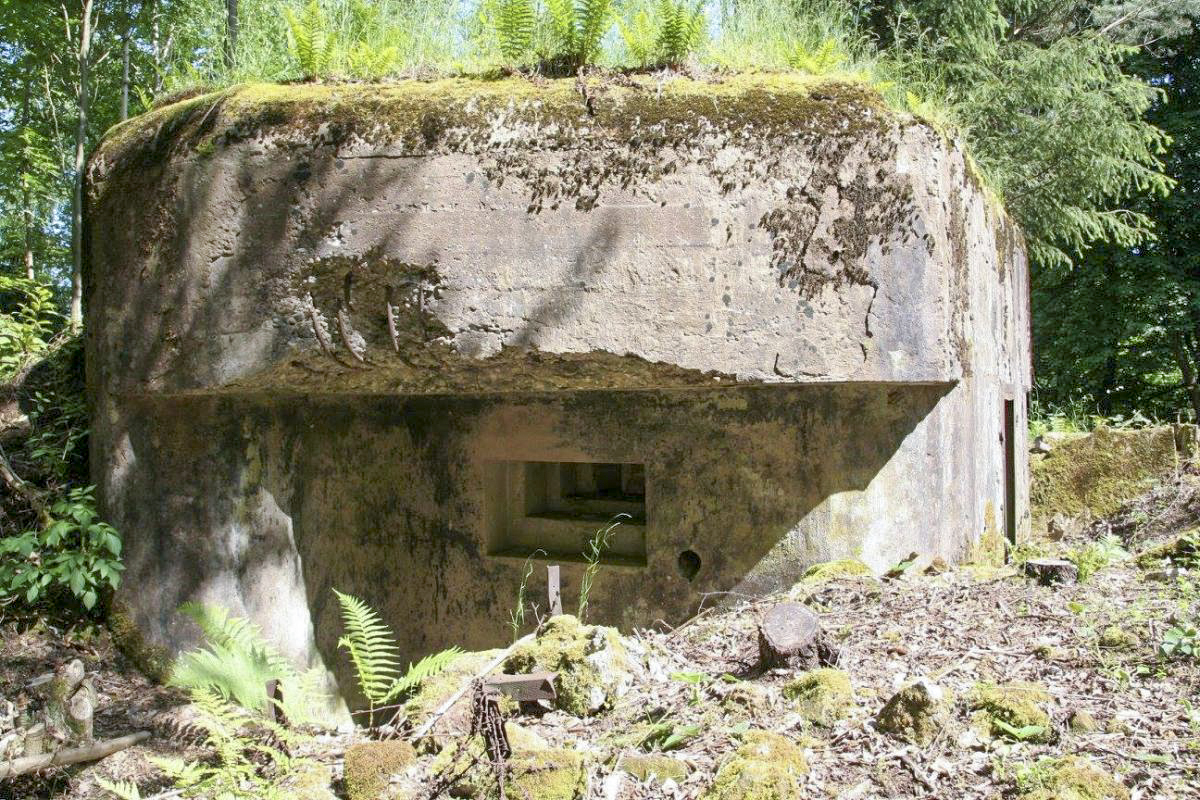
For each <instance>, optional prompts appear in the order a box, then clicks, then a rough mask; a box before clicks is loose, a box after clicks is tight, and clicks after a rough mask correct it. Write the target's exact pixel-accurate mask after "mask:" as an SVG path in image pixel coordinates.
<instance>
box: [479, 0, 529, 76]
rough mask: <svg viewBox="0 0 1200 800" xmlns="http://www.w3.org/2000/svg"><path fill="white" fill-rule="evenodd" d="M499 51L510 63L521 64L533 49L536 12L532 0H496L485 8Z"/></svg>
mask: <svg viewBox="0 0 1200 800" xmlns="http://www.w3.org/2000/svg"><path fill="white" fill-rule="evenodd" d="M487 13H488V14H489V15H490V17H491V22H492V25H493V26H494V28H495V30H496V39H497V41H498V43H499V46H500V52H501V54H503V56H504V58H505V60H506V61H508V62H509V63H510V64H522V63H524V62H525V61H526V60H528V58H529V56H530V53H531V52H532V50H533V34H534V29H535V27H536V25H537V13H536V11H535V10H534V3H533V0H496V2H495V3H493V4H492V5H491V7H490V8H489V9H487Z"/></svg>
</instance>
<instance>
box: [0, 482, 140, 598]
mask: <svg viewBox="0 0 1200 800" xmlns="http://www.w3.org/2000/svg"><path fill="white" fill-rule="evenodd" d="M120 557H121V537H120V536H118V535H117V532H116V531H115V530H113V528H112V527H111V526H110V525H108V524H107V523H104V522H101V521H100V520H99V518H98V516H97V514H96V508H95V501H94V500H93V498H92V487H90V486H89V487H86V488H81V489H71V490H70V491H69V492H67V494H66V496H65V497H63V498H62V499H60V500H58V501H56V502H54V503H53V504H52V505H51V506H50V508H49V512H48V515H47V516H46V519H45V521H44V524H43V525H42V527H41V528H39V529H38V530H30V531H25V532H23V533H21V534H18V535H16V536H6V537H4V538H2V539H0V597H8V596H19V597H21V598H22V599H23V600H24V601H25V602H26V603H30V604H32V603H36V602H37V601H38V600H39V599H42V598H43V597H45V596H46V595H47V594H49V593H51V592H52V591H55V590H57V591H61V592H66V593H69V595H70V596H72V597H74V598H75V599H76V600H78V601H79V602H80V603H81V604H82V605H83V607H84V608H85V609H87V610H88V611H91V610H92V609H93V608H95V606H96V603H97V602H98V601H99V599H100V597H101V596H102V595H103V594H104V592H106V591H108V590H110V589H115V588H116V587H117V585H118V584H119V583H120V580H121V570H123V569H124V567H123V566H122V564H121V560H120Z"/></svg>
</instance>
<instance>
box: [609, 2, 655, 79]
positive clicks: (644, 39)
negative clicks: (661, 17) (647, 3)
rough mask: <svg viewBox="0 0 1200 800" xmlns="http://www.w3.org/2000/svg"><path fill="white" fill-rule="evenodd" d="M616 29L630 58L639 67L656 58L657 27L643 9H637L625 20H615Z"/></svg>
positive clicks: (648, 63)
mask: <svg viewBox="0 0 1200 800" xmlns="http://www.w3.org/2000/svg"><path fill="white" fill-rule="evenodd" d="M617 31H618V32H619V33H620V34H621V41H622V42H624V43H625V49H626V51H628V53H629V58H630V60H631V61H632V62H633V63H634V64H636V65H637V66H639V67H649V66H650V65H652V64H653V63H654V61H655V58H656V52H655V46H656V43H657V41H658V29H657V28H656V27H655V25H654V21H653V20H652V19H651V18H650V15H649V14H647V13H646V12H645V11H637V12H636V13H634V15H633V16H632V17H630V18H629V19H628V21H626V20H621V19H618V20H617Z"/></svg>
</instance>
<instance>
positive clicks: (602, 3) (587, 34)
mask: <svg viewBox="0 0 1200 800" xmlns="http://www.w3.org/2000/svg"><path fill="white" fill-rule="evenodd" d="M577 20H578V21H577V23H576V30H577V31H578V32H579V38H578V43H577V47H576V54H575V55H576V59H577V61H578V64H579V66H581V67H583V66H587V65H588V64H591V63H592V62H594V61H595V60H596V57H597V56H598V55H599V54H600V45H601V43H602V42H603V41H604V36H605V34H607V33H608V31H609V29H610V28H612V25H613V0H578V6H577Z"/></svg>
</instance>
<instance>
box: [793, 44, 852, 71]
mask: <svg viewBox="0 0 1200 800" xmlns="http://www.w3.org/2000/svg"><path fill="white" fill-rule="evenodd" d="M846 61H847V56H846V54H845V53H844V52H843V51H842V49H841V47H840V46H839V45H838V42H837V40H836V39H825V41H823V42H821V45H820V47H818V48H817V49H816V50H811V49H809V48H808V47H806V46H805V45H804V43H803V42H797V43H796V44H795V46H794V47H793V48H792V52H791V53H790V54H789V55H788V66H790V67H791V68H792V69H796V70H799V71H801V72H807V73H808V74H809V75H825V74H828V73H830V72H833V71H834V70H836V69H837V68H838V67H840V66H841V65H842V64H844V63H845V62H846Z"/></svg>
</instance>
